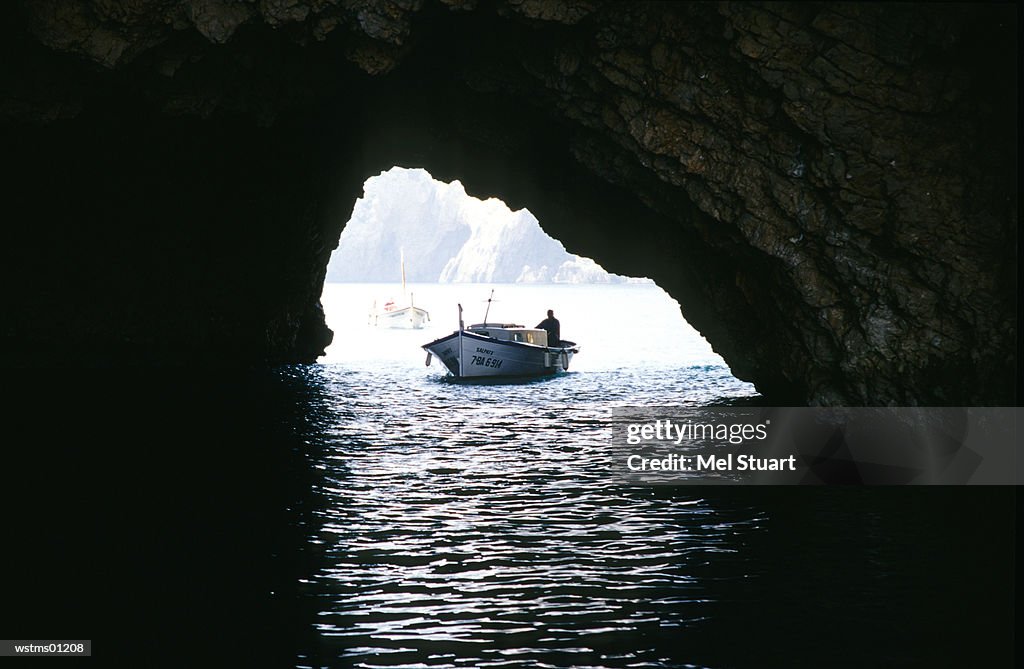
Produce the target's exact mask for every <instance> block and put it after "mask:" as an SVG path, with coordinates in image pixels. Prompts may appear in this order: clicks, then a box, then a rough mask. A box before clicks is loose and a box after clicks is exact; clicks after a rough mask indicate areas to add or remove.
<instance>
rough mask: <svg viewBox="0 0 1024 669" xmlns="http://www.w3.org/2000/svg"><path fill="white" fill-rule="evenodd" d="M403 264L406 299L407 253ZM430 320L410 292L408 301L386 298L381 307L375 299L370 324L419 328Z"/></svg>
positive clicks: (403, 294) (403, 291)
mask: <svg viewBox="0 0 1024 669" xmlns="http://www.w3.org/2000/svg"><path fill="white" fill-rule="evenodd" d="M401 265H402V298H403V300H405V298H406V293H405V253H404V251H403V252H402V256H401ZM429 320H430V314H429V313H428V312H427V310H426V309H421V308H419V307H417V306H416V305H415V303H414V302H413V294H412V293H409V295H408V301H407V302H405V301H403V302H401V303H399V302H397V301H395V299H394V298H390V299H388V300H386V301H385V302H384V303H383V304H382V305H381V306H380V308H378V307H377V302H376V301H374V303H373V306H372V307H371V308H370V325H376V326H378V327H384V328H415V329H419V328H422V327H423V326H424V324H425V323H427V322H428V321H429Z"/></svg>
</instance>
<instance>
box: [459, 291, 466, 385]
mask: <svg viewBox="0 0 1024 669" xmlns="http://www.w3.org/2000/svg"><path fill="white" fill-rule="evenodd" d="M463 328H465V325H463V323H462V304H459V376H462V330H463Z"/></svg>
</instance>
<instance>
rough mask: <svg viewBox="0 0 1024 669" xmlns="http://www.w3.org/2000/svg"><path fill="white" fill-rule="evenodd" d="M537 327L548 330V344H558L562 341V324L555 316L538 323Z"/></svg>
mask: <svg viewBox="0 0 1024 669" xmlns="http://www.w3.org/2000/svg"><path fill="white" fill-rule="evenodd" d="M537 327H538V328H541V329H544V330H547V331H548V346H558V343H559V342H560V341H562V333H561V324H560V323H559V322H558V319H557V318H555V317H554V316H551V317H549V318H545V319H544V320H542V321H541V322H540V323H537Z"/></svg>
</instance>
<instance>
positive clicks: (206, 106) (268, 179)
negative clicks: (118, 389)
mask: <svg viewBox="0 0 1024 669" xmlns="http://www.w3.org/2000/svg"><path fill="white" fill-rule="evenodd" d="M0 11H2V12H3V13H4V16H2V17H0V19H2V21H0V26H2V27H0V31H2V34H0V37H2V38H3V39H0V44H2V46H0V49H3V54H2V56H0V58H2V61H3V62H4V64H5V66H4V67H3V68H0V70H2V71H0V117H2V118H4V119H5V121H4V124H3V128H2V130H0V132H2V139H3V143H4V147H5V157H6V158H7V160H8V162H9V164H10V165H11V166H13V167H14V168H15V170H14V171H16V173H17V176H15V177H14V178H12V179H11V180H9V181H8V182H7V183H6V184H5V186H4V188H5V191H6V192H5V193H4V197H3V203H2V205H0V206H3V207H5V211H4V220H5V227H7V228H9V229H10V231H11V232H10V233H9V234H10V238H9V240H8V242H7V244H6V245H5V246H6V248H5V256H6V257H5V258H4V260H5V261H6V262H5V263H4V272H5V276H4V277H3V278H4V286H5V288H4V291H5V313H4V323H3V328H4V329H3V336H4V350H5V356H6V359H7V360H8V362H14V363H31V362H38V361H46V360H52V359H53V357H54V356H63V358H64V359H65V361H66V362H70V363H75V362H81V361H83V360H87V359H94V360H101V361H106V362H111V363H112V364H117V363H119V362H120V361H124V360H128V359H130V360H138V361H143V362H146V361H152V360H154V359H156V360H167V361H174V360H182V359H185V360H197V359H202V360H206V359H213V360H224V359H237V360H244V361H271V362H273V361H294V360H312V359H313V358H315V355H316V353H317V351H319V350H320V349H321V348H322V345H323V342H324V340H325V337H326V326H324V324H323V320H322V315H320V314H318V312H317V310H316V308H315V303H316V299H317V297H318V295H319V291H320V286H321V284H322V282H323V279H324V272H325V268H326V265H327V261H328V257H329V255H330V252H331V248H332V247H333V246H334V245H335V243H336V240H337V239H338V233H339V231H340V230H339V228H340V225H341V224H342V222H343V221H345V220H347V218H348V213H349V211H350V210H351V206H352V203H353V202H354V201H355V199H356V197H357V196H358V195H359V193H360V190H361V186H362V183H363V181H364V180H365V179H366V177H368V176H370V175H372V174H377V173H379V172H380V171H382V170H384V169H387V168H389V167H391V166H392V165H396V164H398V165H404V166H410V167H413V166H422V167H426V168H427V169H428V170H429V171H430V172H431V174H433V175H434V176H436V177H437V178H440V179H444V180H446V181H450V180H454V179H459V180H460V181H461V182H462V183H463V184H465V186H466V189H467V191H468V192H470V193H471V194H473V195H476V196H480V197H485V196H489V195H495V196H498V197H500V198H502V199H503V200H505V201H506V202H508V203H509V204H510V206H512V207H513V208H521V207H529V209H530V210H531V211H532V212H534V213H535V214H536V215H537V216H538V218H540V219H541V220H543V221H544V222H545V229H546V230H547V231H548V232H549V233H550V234H552V235H553V236H555V237H557V238H558V239H561V240H563V241H564V242H565V243H566V244H567V245H569V246H570V247H571V248H573V250H574V251H577V252H579V253H580V254H582V255H585V256H588V257H592V258H594V259H596V260H597V261H598V262H600V263H601V264H602V265H603V266H604V267H606V268H607V269H608V270H609V271H613V272H617V273H620V274H627V275H646V276H650V277H652V278H653V279H655V280H656V281H657V282H658V283H659V284H660V285H662V286H664V287H665V288H666V290H668V291H669V292H670V293H671V294H672V295H673V296H674V297H675V298H676V299H677V300H678V301H679V302H680V304H681V305H682V307H683V310H684V313H685V315H686V317H687V318H688V319H689V320H690V322H691V323H693V324H694V325H695V326H696V327H697V328H698V329H699V330H701V332H702V333H703V334H704V335H705V336H706V337H707V339H708V340H709V341H710V342H711V343H712V345H713V346H714V347H715V349H716V350H717V351H718V352H719V353H721V354H722V355H723V357H724V358H725V359H726V360H727V361H728V362H729V364H730V365H731V367H732V369H733V371H734V373H736V374H737V375H738V376H740V377H741V378H745V379H749V380H752V381H753V382H754V383H755V384H756V385H757V387H758V388H759V389H761V390H762V392H765V393H768V394H770V395H771V396H773V397H776V398H779V400H780V401H782V400H787V401H806V402H816V403H857V404H862V403H867V404H890V403H896V404H1004V403H1012V402H1014V372H1015V368H1016V344H1017V330H1016V327H1017V316H1016V302H1017V294H1016V274H1017V257H1016V245H1017V236H1016V235H1017V233H1016V229H1017V185H1016V184H1017V172H1016V146H1017V136H1016V134H1017V108H1016V105H1017V75H1016V63H1017V52H1016V33H1017V15H1016V9H1015V7H1014V6H1012V5H966V4H963V5H960V4H958V5H946V4H906V3H899V4H897V3H884V4H867V3H846V4H842V3H840V4H837V3H792V4H788V3H787V4H782V3H767V4H751V3H729V2H725V3H715V4H711V3H693V4H690V3H614V2H600V1H598V0H562V1H556V0H504V1H499V2H494V3H490V2H486V3H484V2H480V3H478V2H474V1H472V0H467V1H464V2H463V1H458V0H447V1H445V2H431V1H426V0H424V1H422V2H421V1H419V0H408V1H403V0H362V1H360V0H337V1H335V0H319V1H317V2H305V1H303V0H260V1H259V2H244V1H241V0H238V1H233V0H181V1H174V0H148V1H147V0H142V1H131V2H128V1H119V0H102V1H101V0H93V1H87V0H70V1H60V0H43V1H33V2H28V1H26V2H23V3H20V4H17V5H7V6H5V8H4V9H2V10H0Z"/></svg>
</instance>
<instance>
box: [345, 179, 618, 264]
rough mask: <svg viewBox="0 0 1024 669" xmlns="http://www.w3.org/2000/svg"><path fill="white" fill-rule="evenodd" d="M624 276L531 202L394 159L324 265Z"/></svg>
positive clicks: (368, 188) (367, 190)
mask: <svg viewBox="0 0 1024 669" xmlns="http://www.w3.org/2000/svg"><path fill="white" fill-rule="evenodd" d="M403 258H404V261H405V276H406V279H407V280H408V281H415V282H419V283H434V282H440V283H624V282H626V281H628V280H629V279H628V278H626V277H621V276H617V275H615V274H610V273H608V272H606V271H604V269H602V268H601V266H600V265H598V264H597V263H595V262H594V261H593V260H590V259H589V258H580V257H579V256H577V255H574V254H571V253H569V252H568V251H566V250H565V247H564V246H562V244H561V243H560V242H559V241H557V240H555V239H552V238H551V237H549V236H548V235H547V234H545V232H544V230H542V229H541V227H540V223H539V222H538V221H537V219H536V218H535V217H534V216H533V215H532V214H531V213H530V212H529V211H526V210H523V209H521V210H519V211H515V212H514V211H512V210H510V209H509V208H508V207H507V206H505V203H504V202H501V201H500V200H496V199H490V200H487V201H481V200H477V199H476V198H473V197H470V196H469V195H467V194H466V191H465V189H464V188H463V187H462V184H461V183H459V182H457V181H456V182H454V183H450V184H446V183H442V182H440V181H437V180H435V179H432V178H431V177H430V174H428V173H427V172H425V171H424V170H408V169H404V168H400V167H395V168H392V169H390V170H388V171H387V172H384V173H382V174H379V175H377V176H374V177H371V178H370V179H368V180H367V182H366V185H365V186H364V189H363V196H362V197H361V198H359V200H357V201H356V205H355V208H354V209H353V211H352V218H350V219H349V220H348V222H347V223H346V224H345V229H344V230H342V232H341V239H340V240H339V242H338V249H337V250H336V251H335V252H334V254H333V255H332V256H331V262H330V263H329V264H328V265H327V280H328V281H338V282H360V281H375V282H395V281H398V280H399V278H400V267H399V264H400V259H403Z"/></svg>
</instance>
